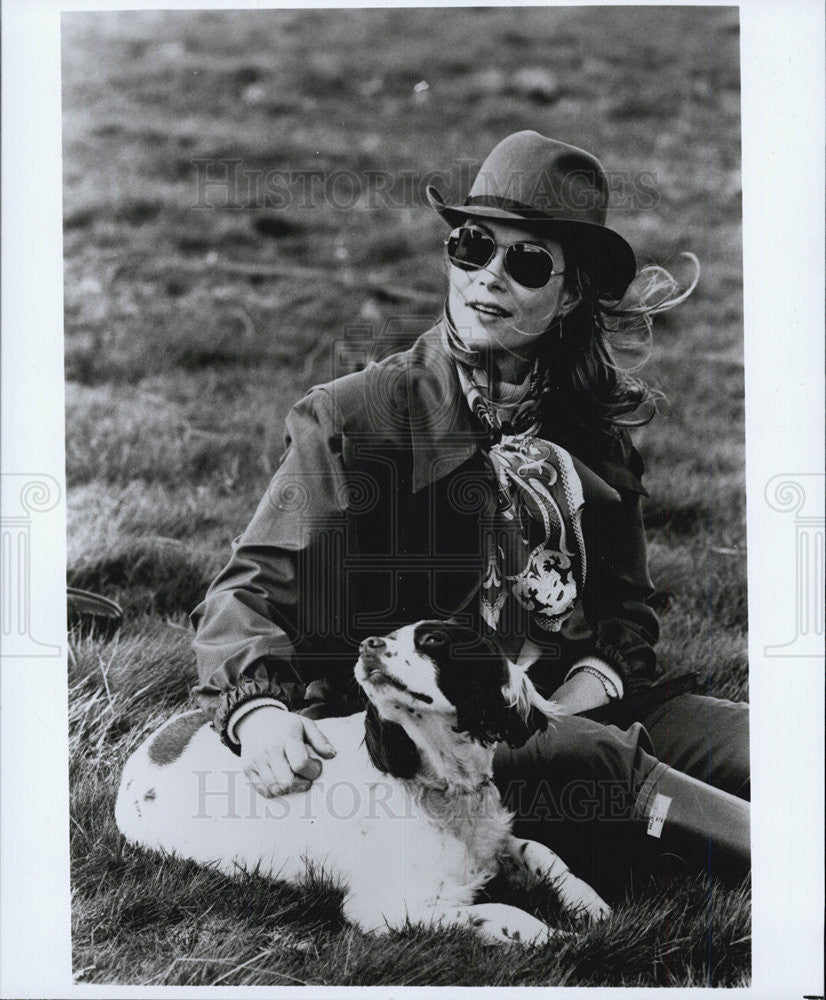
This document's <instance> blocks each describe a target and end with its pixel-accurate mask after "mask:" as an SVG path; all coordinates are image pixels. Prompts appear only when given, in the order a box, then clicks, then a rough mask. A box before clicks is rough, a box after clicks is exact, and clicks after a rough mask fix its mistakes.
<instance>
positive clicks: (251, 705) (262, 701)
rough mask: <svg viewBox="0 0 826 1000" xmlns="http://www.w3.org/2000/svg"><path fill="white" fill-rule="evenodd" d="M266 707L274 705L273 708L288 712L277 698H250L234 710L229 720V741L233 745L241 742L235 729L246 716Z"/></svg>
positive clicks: (263, 696) (264, 696) (266, 696)
mask: <svg viewBox="0 0 826 1000" xmlns="http://www.w3.org/2000/svg"><path fill="white" fill-rule="evenodd" d="M266 705H272V707H273V708H280V709H282V710H283V711H285V712H286V711H287V706H286V705H285V704H284V702H283V701H279V700H278V699H277V698H270V696H269V695H261V697H260V698H250V700H249V701H245V702H244V703H243V704H241V705H238V706H237V707H236V708H234V709H233V710H232V714H231V715H230V717H229V719H228V720H227V739H228V740H229V741H230V742H231V743H240V742H241V741H240V740H239V739H238V737H237V735H236V733H235V727H236V726H237V725H238V723H239V722H240V721H241V719H243V718H244V716H245V715H249V714H250V712H254V711H255V710H256V708H264V707H265V706H266Z"/></svg>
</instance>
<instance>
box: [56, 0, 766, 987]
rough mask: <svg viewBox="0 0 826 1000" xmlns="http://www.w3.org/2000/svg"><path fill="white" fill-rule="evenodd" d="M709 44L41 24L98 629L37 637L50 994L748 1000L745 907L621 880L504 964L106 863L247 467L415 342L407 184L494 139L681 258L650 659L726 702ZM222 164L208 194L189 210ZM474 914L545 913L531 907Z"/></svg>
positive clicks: (722, 246)
mask: <svg viewBox="0 0 826 1000" xmlns="http://www.w3.org/2000/svg"><path fill="white" fill-rule="evenodd" d="M736 17H737V15H736V10H734V9H732V8H696V7H695V8H691V7H683V8H679V7H660V8H630V7H620V8H574V7H569V8H561V7H560V8H541V7H538V8H519V9H514V8H511V9H499V8H483V9H474V8H451V9H444V10H440V9H375V10H350V11H346V12H337V13H333V12H330V11H286V10H285V11H271V12H256V11H243V12H241V11H236V12H200V13H188V12H168V11H143V12H121V13H114V12H112V13H105V14H101V13H97V14H80V13H75V14H67V15H64V20H63V53H64V55H63V72H64V91H63V93H64V109H63V111H64V173H65V187H64V202H65V203H64V208H65V230H64V249H65V318H66V323H65V329H66V375H67V382H68V385H67V475H68V483H69V491H70V492H69V566H68V576H69V581H70V583H72V584H73V585H75V586H81V587H85V588H89V589H93V590H99V591H101V592H103V593H104V594H106V595H108V596H110V597H113V598H115V599H117V600H118V601H120V602H121V604H122V605H123V607H124V609H125V611H126V622H125V625H124V627H123V629H122V631H121V633H120V634H119V635H118V636H116V637H115V638H113V639H106V638H103V637H101V636H87V637H76V638H75V640H74V642H73V644H72V662H71V664H70V672H71V678H70V684H71V705H70V713H71V748H70V750H71V779H72V824H71V832H72V884H73V944H74V966H75V972H76V976H77V978H78V979H79V980H82V981H84V982H96V983H106V982H130V983H141V984H164V985H166V984H168V985H173V984H178V985H205V984H215V983H217V984H220V985H233V984H249V985H265V984H266V985H279V984H283V985H287V984H296V983H307V984H312V985H322V984H340V985H345V984H347V985H370V984H389V983H392V984H399V985H400V984H408V985H413V984H432V985H437V984H441V985H444V984H455V985H569V986H574V985H578V986H588V985H626V986H632V985H637V986H654V985H663V986H669V985H680V986H700V985H702V986H706V985H714V986H739V985H746V984H747V983H748V980H749V974H750V971H749V970H750V945H749V914H750V908H749V906H750V900H749V895H748V887H746V886H744V887H742V888H741V889H739V890H725V889H723V888H722V887H720V886H718V885H709V884H708V883H705V882H701V881H686V882H682V883H678V884H675V885H672V886H671V887H670V889H669V890H667V891H665V890H662V889H658V888H657V887H655V886H637V887H635V891H634V894H633V898H632V897H630V896H629V898H628V899H627V900H625V901H624V902H621V903H620V905H619V906H618V907H617V909H616V911H615V914H614V916H613V917H612V919H611V920H610V921H609V922H608V923H606V924H604V925H601V926H599V927H594V928H590V929H583V928H573V930H574V934H573V936H572V937H571V938H570V939H569V940H566V941H565V942H564V943H562V944H558V945H555V946H554V947H552V948H547V949H544V950H541V951H538V952H527V951H520V950H519V949H507V950H504V951H500V950H496V949H490V948H485V947H483V946H481V945H480V944H479V942H478V941H476V940H475V939H474V938H473V937H472V936H470V935H468V934H466V933H462V932H459V931H451V932H448V933H442V932H440V933H439V934H435V933H434V932H433V931H432V930H428V929H427V928H422V927H410V928H406V929H403V930H400V931H398V932H394V933H393V934H391V935H390V936H389V938H387V939H386V940H384V941H382V942H381V943H380V944H378V945H377V944H376V943H375V942H373V941H371V940H370V939H369V938H366V937H364V936H363V935H361V934H359V933H358V932H356V931H355V930H353V929H352V928H349V927H347V926H346V925H345V924H344V923H343V922H342V918H341V911H340V890H338V889H337V888H336V887H335V886H334V885H332V884H329V883H328V882H326V881H325V880H324V878H322V877H321V876H320V875H319V874H318V873H316V874H314V875H313V874H312V873H311V874H310V875H309V876H308V884H307V885H306V886H304V887H303V889H301V890H298V889H296V888H291V887H289V886H286V885H283V884H280V883H272V882H268V881H265V880H263V879H260V878H257V877H256V876H255V875H254V874H249V875H247V876H245V877H243V878H239V879H236V880H230V879H227V878H225V877H224V876H221V875H218V874H217V873H215V872H212V871H209V870H205V869H200V868H197V867H195V866H194V865H191V864H189V863H187V862H182V861H180V860H179V859H175V858H161V857H158V856H150V855H146V854H141V853H139V852H137V851H134V850H132V849H131V848H129V847H128V846H126V845H125V844H124V843H123V841H122V839H121V838H120V835H119V834H118V832H117V830H116V828H115V825H114V819H113V815H112V809H113V801H114V794H115V790H116V788H117V781H118V776H119V773H120V769H121V766H122V764H123V761H124V760H125V758H126V756H127V755H128V754H129V752H130V751H131V750H132V749H134V748H135V747H136V746H137V743H138V742H139V740H140V739H141V738H142V737H143V736H144V735H145V734H146V733H147V732H149V731H150V730H151V728H153V727H154V726H156V725H157V724H158V723H159V722H160V721H161V720H162V719H164V718H166V717H167V716H168V715H169V714H170V713H171V712H173V711H175V710H176V709H178V708H180V707H181V706H183V705H185V704H186V703H187V700H188V691H189V687H190V686H191V684H192V683H193V681H194V666H193V663H192V658H191V654H190V651H189V643H190V638H191V637H190V634H189V628H188V623H187V620H186V615H187V613H188V612H189V611H190V610H191V609H192V607H193V606H194V605H195V604H196V603H197V602H198V600H199V599H200V597H201V596H202V594H203V591H204V589H205V588H206V585H207V584H208V582H209V580H210V579H211V577H212V576H213V575H214V573H215V572H216V571H217V570H218V569H219V568H220V566H221V564H222V562H223V560H224V558H225V556H226V554H227V552H228V548H229V543H230V541H231V539H232V538H233V537H234V536H235V535H236V534H237V533H238V532H240V531H241V530H242V529H243V527H244V525H245V524H246V522H247V520H248V519H249V517H250V516H251V514H252V512H253V510H254V508H255V506H256V504H257V502H258V499H259V497H260V496H261V494H262V493H263V491H264V489H265V487H266V485H267V482H268V481H269V478H270V476H271V475H272V472H273V470H274V468H275V463H276V462H277V459H278V456H279V454H280V452H281V448H282V434H283V423H284V417H285V415H286V413H287V411H288V409H289V407H290V406H291V405H292V403H293V402H294V401H295V399H296V398H298V396H300V395H301V393H302V392H303V391H305V390H306V389H307V388H308V387H309V386H310V385H312V384H313V383H315V382H319V381H323V380H326V379H328V378H331V377H333V376H334V375H338V374H343V373H344V372H345V371H347V370H349V368H351V367H352V366H353V365H354V364H358V363H359V360H360V359H359V352H358V350H353V346H354V341H353V339H352V338H353V336H354V335H356V336H357V337H358V338H360V339H361V340H362V341H363V340H365V339H367V340H368V341H372V342H373V345H374V346H373V349H374V351H375V353H381V352H382V351H388V350H390V349H392V348H393V347H394V346H403V345H404V344H406V343H408V342H409V341H410V340H411V339H412V337H413V336H415V335H416V334H417V333H418V332H420V331H421V330H423V329H424V328H425V327H426V326H428V325H429V324H430V321H431V320H432V319H433V318H434V317H435V316H436V315H437V314H438V312H439V310H440V307H441V302H442V297H443V275H442V272H441V268H440V264H439V255H438V253H437V252H436V248H437V247H438V246H439V241H440V240H441V239H442V238H443V235H444V233H443V224H442V223H441V221H440V220H439V219H438V218H437V217H436V216H435V215H434V214H433V213H432V212H430V211H429V210H428V209H427V208H426V207H425V206H424V199H423V186H424V183H425V182H426V181H427V180H430V181H432V182H434V183H436V185H437V186H438V187H439V188H440V190H442V192H443V193H444V194H445V195H446V196H448V197H450V196H459V195H463V194H464V193H465V188H466V186H467V182H466V180H465V179H466V178H467V176H468V172H469V170H470V164H478V163H479V162H480V160H481V158H482V157H483V156H484V155H485V154H486V153H487V152H488V150H489V149H490V148H491V147H492V146H493V144H494V143H495V142H496V141H498V140H499V139H500V138H501V137H502V136H503V135H505V134H507V133H508V132H510V131H513V130H516V129H519V128H536V129H537V130H539V131H540V132H544V133H545V134H551V135H554V136H556V137H558V138H561V139H566V140H568V141H572V142H575V143H577V144H580V145H582V146H584V147H585V148H587V149H594V150H597V151H600V152H601V154H602V156H603V159H604V161H605V164H606V166H607V167H608V168H609V171H610V170H613V171H614V173H612V175H611V178H612V180H611V183H612V189H613V196H614V203H615V205H616V211H615V213H614V216H613V221H614V224H615V225H616V226H617V228H619V229H620V230H621V231H622V232H623V234H624V235H626V236H627V237H628V238H629V240H630V241H631V242H632V243H633V244H634V245H635V247H636V248H637V249H638V251H639V257H640V260H641V261H642V262H646V261H649V260H653V261H656V262H658V263H661V264H665V265H666V266H671V267H673V268H674V269H675V270H679V267H680V261H679V257H678V255H679V253H680V252H681V251H683V250H692V251H694V252H695V253H696V254H697V255H698V256H699V257H700V259H701V262H702V264H703V269H704V270H703V278H702V281H701V285H700V287H699V288H698V290H697V292H696V293H695V295H694V296H693V297H692V298H691V299H690V300H689V301H688V302H687V303H686V304H685V305H684V306H683V307H681V308H680V309H679V310H677V311H675V312H674V313H672V314H669V315H667V316H666V317H663V319H662V321H661V322H659V323H658V326H657V329H656V333H655V342H654V348H653V354H652V358H651V361H650V362H649V364H648V366H647V368H646V369H645V372H646V375H647V377H648V378H649V379H650V381H652V382H653V383H654V384H655V385H656V386H658V387H659V388H660V389H662V390H663V391H664V392H665V393H666V395H667V397H668V398H667V402H666V404H664V406H663V412H662V414H661V416H660V417H659V418H658V419H657V420H656V421H655V422H654V423H653V424H652V425H650V426H649V427H647V428H644V429H641V430H640V431H639V432H637V434H636V440H637V445H638V447H639V448H640V450H641V451H642V453H643V455H644V457H645V459H646V463H647V477H646V484H647V487H648V490H649V492H650V494H651V496H650V499H649V500H647V501H646V508H645V516H646V523H647V528H648V534H649V540H650V549H651V567H652V573H653V575H654V578H655V580H656V582H657V584H658V587H659V590H660V595H659V598H658V601H659V610H660V615H661V626H662V641H661V644H660V647H659V649H660V657H661V660H662V662H663V663H664V664H665V665H666V666H668V667H686V668H694V669H698V670H700V671H701V672H702V673H704V674H705V676H707V677H708V679H709V688H710V690H711V691H712V692H713V693H717V694H719V695H721V696H725V697H731V698H741V697H746V696H747V687H748V670H747V662H746V654H745V650H746V626H747V621H746V598H745V595H746V582H745V570H746V552H745V499H744V486H743V479H744V477H743V465H744V448H743V440H744V436H743V366H742V302H741V293H740V288H741V265H740V188H739V179H740V174H739V170H740V149H739V77H738V70H737V66H738V45H739V38H738V30H737V20H736ZM434 39H438V43H437V44H434ZM422 81H425V82H426V83H427V85H428V86H427V88H426V89H424V88H422V87H419V88H418V89H415V88H416V85H417V84H420V83H421V82H422ZM233 161H240V164H239V165H238V166H237V167H233V166H232V162H233ZM619 168H621V170H622V172H619ZM230 170H237V173H236V174H235V176H236V179H238V183H237V184H235V185H234V186H233V187H231V188H227V187H226V186H224V187H221V185H220V184H214V183H213V184H212V185H209V184H205V179H209V178H211V179H212V180H213V181H214V180H215V178H220V177H221V176H223V175H225V174H226V172H227V171H230ZM274 171H278V172H280V173H274ZM640 171H649V172H650V173H648V174H646V175H641V174H640V173H639V172H640ZM290 172H292V176H290ZM437 174H438V176H437ZM646 178H647V179H646ZM652 190H653V192H654V194H655V197H654V198H653V200H652V199H651V198H650V197H649V200H648V202H646V201H645V200H644V198H642V195H645V194H646V192H647V193H648V195H649V196H650V194H651V191H652ZM342 342H343V344H342ZM336 344H338V345H339V348H341V347H342V346H343V347H345V348H349V349H348V350H341V349H339V350H338V351H336V350H335V349H334V348H335V345H336ZM356 346H357V345H356ZM500 888H501V889H502V893H503V895H504V898H506V899H510V900H512V901H514V902H517V903H519V905H524V906H526V907H527V908H529V909H532V910H533V911H534V912H537V913H539V914H540V915H543V916H545V917H546V918H547V919H549V920H551V921H552V922H556V921H557V920H558V914H557V910H556V904H555V902H554V899H553V897H552V894H551V893H550V892H549V891H548V890H547V889H543V888H542V887H539V888H528V887H526V886H520V885H518V884H514V883H513V882H512V881H510V882H509V881H507V880H506V881H505V883H504V884H503V885H501V886H500Z"/></svg>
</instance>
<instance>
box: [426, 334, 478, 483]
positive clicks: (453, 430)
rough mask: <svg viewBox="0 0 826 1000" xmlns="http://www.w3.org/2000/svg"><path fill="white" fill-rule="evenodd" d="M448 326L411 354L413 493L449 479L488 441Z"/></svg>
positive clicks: (428, 336) (427, 335)
mask: <svg viewBox="0 0 826 1000" xmlns="http://www.w3.org/2000/svg"><path fill="white" fill-rule="evenodd" d="M443 323H444V320H442V321H441V322H439V323H438V324H437V325H436V326H434V327H433V328H432V329H430V330H428V331H427V333H425V334H423V335H422V336H421V337H419V339H418V340H417V341H416V343H415V344H414V345H413V347H411V349H410V350H409V351H408V352H407V365H408V368H407V405H408V412H409V414H410V428H411V431H412V447H413V492H414V493H417V492H418V491H419V490H421V489H424V488H425V487H426V486H430V485H431V484H432V483H435V482H437V481H438V480H439V479H443V478H444V477H445V476H448V475H450V473H451V472H453V471H455V470H456V469H458V468H459V466H460V465H462V463H463V462H466V461H467V460H468V459H469V458H470V457H471V456H473V455H475V454H476V452H477V451H480V450H481V449H482V448H483V447H484V445H485V443H486V440H487V438H486V434H485V431H484V429H483V428H482V427H480V426H479V425H478V424H476V423H475V421H474V420H473V416H472V414H471V412H470V408H469V407H468V405H467V403H466V402H465V397H464V395H463V393H462V389H461V386H460V385H459V376H458V374H457V372H456V364H455V362H454V360H453V358H452V357H451V354H450V351H449V350H448V347H447V341H446V339H445V332H444V328H443Z"/></svg>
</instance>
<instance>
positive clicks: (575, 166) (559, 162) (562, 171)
mask: <svg viewBox="0 0 826 1000" xmlns="http://www.w3.org/2000/svg"><path fill="white" fill-rule="evenodd" d="M425 193H426V195H427V200H428V201H429V202H430V205H431V206H432V207H433V208H434V209H435V210H436V211H437V212H438V213H439V215H441V216H442V218H443V219H444V220H445V222H447V223H448V224H449V225H451V226H458V225H461V224H462V223H463V222H464V221H465V220H466V219H468V218H471V219H491V220H493V221H501V222H511V223H514V224H518V225H519V226H522V227H525V228H527V229H529V230H533V231H535V232H537V233H540V232H541V233H542V234H544V235H546V236H548V237H549V238H551V239H553V240H555V241H556V242H558V243H560V244H562V247H563V249H564V250H565V251H566V254H568V255H569V256H571V257H573V259H574V262H575V263H576V264H578V265H579V266H581V267H582V268H584V270H586V271H587V272H588V274H589V275H590V277H591V280H592V283H593V285H594V287H595V288H596V290H597V292H598V294H599V295H600V296H602V297H605V298H611V299H619V298H621V297H622V295H623V294H624V292H625V290H626V289H627V288H628V285H629V284H630V283H631V281H632V280H633V279H634V275H635V274H636V269H637V262H636V258H635V257H634V251H633V250H632V249H631V247H630V246H629V245H628V243H627V242H626V241H625V240H624V239H623V238H622V236H620V235H619V233H616V232H614V230H613V229H609V228H608V227H607V226H606V224H605V222H606V218H607V215H608V178H607V177H606V175H605V171H604V170H603V168H602V164H601V163H600V162H599V160H598V159H597V158H596V157H595V156H592V155H591V154H590V153H586V152H585V150H583V149H577V147H576V146H569V145H568V144H567V143H564V142H558V141H557V140H555V139H547V138H546V137H545V136H543V135H540V134H539V133H538V132H533V131H531V130H527V129H526V130H525V131H522V132H514V133H513V135H509V136H507V138H505V139H503V140H502V141H501V142H500V143H499V144H498V145H496V146H495V147H494V148H493V150H492V152H491V153H490V155H489V156H488V158H487V159H486V160H485V162H484V163H483V164H482V166H481V168H480V169H479V173H478V174H477V175H476V179H475V180H474V182H473V185H472V187H471V189H470V192H469V193H468V196H467V198H465V201H464V204H462V205H448V204H446V202H445V200H444V199H443V198H442V196H441V195H440V194H439V192H438V191H437V190H436V188H434V187H433V186H429V187H428V188H427V190H426V192H425Z"/></svg>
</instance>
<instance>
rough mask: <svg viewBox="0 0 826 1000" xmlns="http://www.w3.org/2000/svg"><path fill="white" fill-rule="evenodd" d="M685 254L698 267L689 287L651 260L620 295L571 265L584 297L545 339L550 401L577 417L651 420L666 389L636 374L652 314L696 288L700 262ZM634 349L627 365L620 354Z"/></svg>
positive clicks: (647, 347)
mask: <svg viewBox="0 0 826 1000" xmlns="http://www.w3.org/2000/svg"><path fill="white" fill-rule="evenodd" d="M683 256H685V257H686V258H687V259H688V260H689V262H690V263H691V264H692V266H693V269H694V273H693V276H692V278H691V281H690V282H689V284H688V285H687V286H686V287H684V288H681V287H680V285H679V283H678V282H677V280H676V279H675V278H674V277H672V275H671V274H670V273H669V272H668V271H667V270H666V269H665V268H663V267H659V266H657V265H655V264H652V265H649V266H647V267H644V268H643V269H642V270H641V271H640V273H639V274H638V275H637V277H636V278H635V279H634V281H633V282H632V283H631V285H630V286H629V288H628V290H627V291H626V293H625V295H624V296H623V297H622V299H621V300H619V301H617V300H608V299H605V298H602V297H601V296H600V293H599V290H598V289H596V288H595V287H594V286H593V284H592V282H591V279H590V276H589V274H588V273H587V271H586V270H585V269H584V268H582V267H581V266H575V267H574V268H572V269H571V271H572V272H573V279H572V285H571V287H572V289H573V290H575V291H577V292H578V293H579V295H580V296H581V302H580V303H579V305H577V306H576V308H575V309H574V310H573V311H572V312H571V313H569V314H568V315H567V316H565V317H563V318H561V319H558V320H556V321H555V322H554V324H553V326H552V327H551V329H550V330H549V331H548V332H547V333H546V334H545V336H544V338H543V341H542V348H541V354H540V358H541V361H542V362H543V364H544V365H545V367H546V368H547V369H548V371H550V372H551V377H552V379H553V381H552V383H551V389H550V391H549V393H548V397H547V405H548V406H549V407H551V408H552V409H553V410H555V411H556V410H558V411H559V413H560V414H562V413H565V414H567V417H568V419H569V420H573V421H575V422H576V421H581V422H584V423H593V422H594V421H596V422H598V423H600V424H602V425H613V426H636V425H640V424H646V423H648V422H649V421H650V420H651V419H652V417H653V416H654V414H655V413H656V403H657V400H658V399H661V398H662V393H660V392H659V391H657V390H655V389H652V388H651V387H650V386H649V385H647V384H646V383H645V382H644V381H643V380H642V379H641V378H639V376H638V375H637V374H636V373H637V372H638V371H639V369H640V368H642V366H643V365H644V364H645V362H646V361H647V360H648V357H649V356H650V353H651V340H652V327H653V322H652V320H653V317H654V316H656V315H657V314H658V313H662V312H667V311H668V310H669V309H673V308H674V307H675V306H677V305H679V304H680V303H681V302H684V301H685V300H686V299H687V298H688V296H689V295H690V294H691V293H692V292H693V291H694V289H695V288H696V286H697V282H698V281H699V278H700V264H699V261H698V260H697V258H696V257H695V256H694V254H692V253H686V254H684V255H683ZM566 280H568V279H567V277H566ZM629 350H630V351H632V352H633V353H634V354H635V355H637V358H638V360H637V361H636V362H635V363H634V364H632V365H630V366H625V367H624V366H622V365H620V363H619V362H618V361H617V359H616V355H617V354H618V353H619V352H620V351H629Z"/></svg>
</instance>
